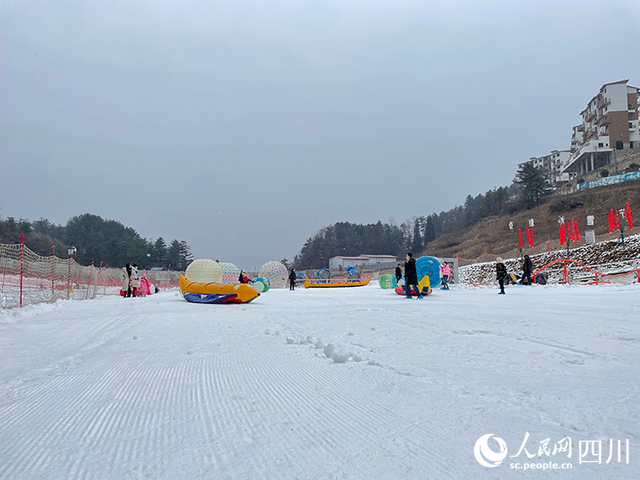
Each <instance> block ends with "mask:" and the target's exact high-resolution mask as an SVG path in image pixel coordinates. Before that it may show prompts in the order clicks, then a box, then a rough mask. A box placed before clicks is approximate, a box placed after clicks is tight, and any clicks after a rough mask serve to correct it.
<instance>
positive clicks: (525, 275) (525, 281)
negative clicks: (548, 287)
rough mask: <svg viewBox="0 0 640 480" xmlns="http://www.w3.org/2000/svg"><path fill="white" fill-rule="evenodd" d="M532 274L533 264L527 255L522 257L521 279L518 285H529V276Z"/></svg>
mask: <svg viewBox="0 0 640 480" xmlns="http://www.w3.org/2000/svg"><path fill="white" fill-rule="evenodd" d="M532 273H533V264H532V263H531V259H530V258H529V255H525V256H524V264H523V265H522V279H521V280H520V283H522V285H531V274H532Z"/></svg>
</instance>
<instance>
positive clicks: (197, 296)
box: [183, 293, 238, 303]
mask: <svg viewBox="0 0 640 480" xmlns="http://www.w3.org/2000/svg"><path fill="white" fill-rule="evenodd" d="M183 296H184V299H185V300H186V301H187V302H191V303H230V302H231V301H232V300H233V299H234V298H236V297H237V296H238V295H236V294H235V293H230V294H227V295H220V294H217V293H209V294H205V293H185V294H184V295H183Z"/></svg>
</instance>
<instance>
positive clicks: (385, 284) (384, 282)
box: [380, 273, 396, 290]
mask: <svg viewBox="0 0 640 480" xmlns="http://www.w3.org/2000/svg"><path fill="white" fill-rule="evenodd" d="M395 279H396V277H395V276H394V275H389V274H388V273H384V274H382V275H380V288H384V289H385V290H388V289H391V288H393V287H395V285H394V284H393V283H394V282H393V281H394V280H395Z"/></svg>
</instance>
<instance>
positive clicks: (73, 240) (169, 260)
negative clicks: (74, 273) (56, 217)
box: [0, 213, 192, 270]
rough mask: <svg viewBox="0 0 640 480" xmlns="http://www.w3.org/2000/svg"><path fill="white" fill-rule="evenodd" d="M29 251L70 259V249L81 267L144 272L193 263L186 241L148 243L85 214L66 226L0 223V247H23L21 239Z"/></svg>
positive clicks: (117, 224)
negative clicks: (135, 266) (134, 268)
mask: <svg viewBox="0 0 640 480" xmlns="http://www.w3.org/2000/svg"><path fill="white" fill-rule="evenodd" d="M21 234H23V235H24V242H25V244H26V245H27V247H29V249H31V250H33V251H34V252H36V253H38V254H40V255H43V256H46V255H51V246H52V245H54V246H55V254H56V255H57V256H59V257H62V258H64V257H66V256H67V247H69V246H74V247H76V249H77V253H76V254H74V258H75V259H76V260H77V261H78V263H80V264H82V265H88V264H90V263H91V261H92V260H94V261H96V262H98V263H99V262H101V261H102V262H104V263H106V264H109V265H111V266H122V265H124V264H125V263H127V262H135V263H137V264H138V265H139V266H140V267H142V268H151V267H163V268H167V267H168V266H169V265H171V268H172V269H173V270H184V269H185V268H186V267H187V265H188V264H189V262H190V261H191V258H192V255H191V247H190V246H189V245H188V244H187V242H185V241H184V240H172V241H171V242H170V243H169V244H167V243H166V242H165V240H164V239H163V238H162V237H160V238H158V239H156V240H153V239H145V238H143V237H141V236H140V234H138V232H136V231H135V230H134V229H133V228H131V227H125V226H124V225H123V224H122V223H120V222H117V221H115V220H105V219H103V218H102V217H100V216H99V215H92V214H90V213H85V214H83V215H78V216H75V217H72V218H71V219H69V221H68V222H67V223H66V225H55V224H53V223H51V222H50V221H49V220H47V219H46V218H41V219H39V220H35V221H33V222H32V221H29V220H25V219H22V218H21V219H19V220H16V219H15V218H13V217H8V218H6V219H0V243H8V244H12V243H20V235H21Z"/></svg>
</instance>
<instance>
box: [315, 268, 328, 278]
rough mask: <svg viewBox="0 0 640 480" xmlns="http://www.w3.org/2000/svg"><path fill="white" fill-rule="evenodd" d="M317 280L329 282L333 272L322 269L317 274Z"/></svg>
mask: <svg viewBox="0 0 640 480" xmlns="http://www.w3.org/2000/svg"><path fill="white" fill-rule="evenodd" d="M316 278H317V279H319V280H329V279H330V278H331V271H330V270H322V269H320V270H318V271H317V272H316Z"/></svg>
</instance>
